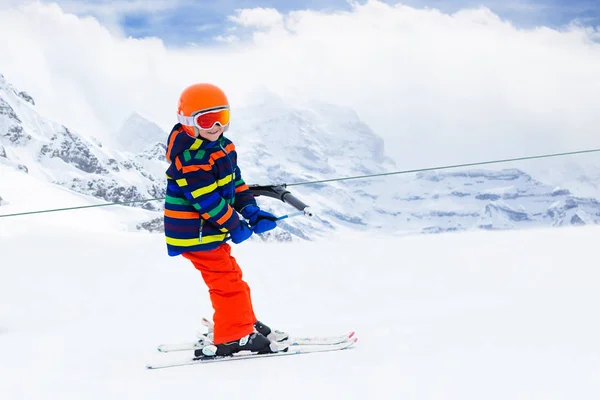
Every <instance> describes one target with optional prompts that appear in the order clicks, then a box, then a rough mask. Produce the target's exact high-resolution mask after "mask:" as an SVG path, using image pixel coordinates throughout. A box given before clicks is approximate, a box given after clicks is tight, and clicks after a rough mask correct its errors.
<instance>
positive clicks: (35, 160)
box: [0, 75, 166, 210]
mask: <svg viewBox="0 0 600 400" xmlns="http://www.w3.org/2000/svg"><path fill="white" fill-rule="evenodd" d="M149 124H150V122H147V123H146V124H142V125H141V127H142V128H144V129H147V128H148V126H149ZM130 125H134V124H130ZM164 149H165V146H164V145H163V144H161V143H148V146H147V147H146V148H145V149H143V151H140V152H138V153H136V154H131V153H127V152H125V151H120V149H109V148H106V147H105V146H103V144H102V143H100V142H99V141H98V140H96V139H95V138H93V137H87V136H86V135H85V133H84V132H74V131H71V130H70V129H69V128H67V127H65V126H63V125H60V124H58V123H55V122H53V121H51V120H49V119H47V118H44V117H43V116H41V115H40V114H39V113H38V112H37V111H36V109H35V103H34V101H33V99H32V98H31V96H29V95H28V94H27V93H25V92H20V91H18V90H16V89H15V88H14V87H12V86H11V85H10V84H9V83H7V82H6V80H5V78H4V77H3V76H2V75H0V164H1V165H4V166H9V167H13V168H16V169H18V170H21V171H23V173H27V174H29V175H31V176H34V177H36V178H38V179H40V180H41V181H46V182H52V183H55V184H57V185H60V186H62V187H65V188H68V189H70V190H72V191H75V192H78V193H83V194H86V195H90V196H93V197H96V198H100V199H103V200H105V201H108V202H123V201H139V200H143V199H149V198H155V197H162V196H164V194H165V189H164V182H163V179H162V176H161V178H160V179H159V178H158V176H160V173H161V172H163V173H164V170H165V168H166V167H165V165H166V164H165V160H164ZM160 154H162V159H161V155H160ZM9 196H10V193H8V194H6V197H9ZM8 201H10V200H8ZM141 206H142V207H143V208H146V209H149V210H159V209H160V204H158V203H157V202H143V203H141Z"/></svg>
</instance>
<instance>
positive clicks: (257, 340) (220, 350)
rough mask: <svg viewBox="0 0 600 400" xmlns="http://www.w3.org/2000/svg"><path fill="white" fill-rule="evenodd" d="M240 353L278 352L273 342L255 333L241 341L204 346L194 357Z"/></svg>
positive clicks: (195, 351)
mask: <svg viewBox="0 0 600 400" xmlns="http://www.w3.org/2000/svg"><path fill="white" fill-rule="evenodd" d="M240 351H250V352H252V353H257V354H267V353H274V352H276V351H277V347H275V346H272V345H271V341H270V340H269V339H267V338H266V337H265V336H263V335H262V334H260V333H259V332H253V333H251V334H249V335H246V336H244V337H243V338H241V339H239V340H234V341H232V342H226V343H220V344H216V345H215V344H211V345H208V346H204V347H203V348H201V349H197V350H194V356H195V357H196V358H205V357H217V356H221V357H226V356H231V355H233V354H235V353H239V352H240Z"/></svg>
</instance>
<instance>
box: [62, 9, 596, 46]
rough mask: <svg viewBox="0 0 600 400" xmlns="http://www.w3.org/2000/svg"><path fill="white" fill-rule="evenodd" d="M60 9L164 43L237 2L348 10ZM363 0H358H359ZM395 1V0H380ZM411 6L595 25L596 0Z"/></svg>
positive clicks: (523, 22)
mask: <svg viewBox="0 0 600 400" xmlns="http://www.w3.org/2000/svg"><path fill="white" fill-rule="evenodd" d="M56 2H57V3H59V4H60V5H61V6H62V7H63V8H64V9H65V11H68V12H73V13H75V14H78V15H80V16H83V15H93V16H94V17H96V18H98V19H100V20H101V21H103V22H108V23H112V24H113V26H114V25H116V26H119V27H120V28H121V29H122V30H123V31H124V32H125V34H126V35H128V36H133V37H137V38H141V37H147V36H157V37H160V38H161V39H163V40H164V41H165V42H166V43H167V44H169V45H185V44H186V43H189V42H195V43H202V42H207V41H210V40H212V38H213V37H214V36H217V35H220V34H223V33H224V32H225V30H226V28H227V27H228V26H230V25H231V23H228V21H227V16H228V15H233V14H235V9H239V8H253V7H263V8H275V9H277V10H279V11H280V12H288V11H291V10H304V9H312V10H349V9H350V5H349V4H348V1H346V0H200V1H197V0H89V1H85V2H84V1H75V0H57V1H56ZM359 2H360V3H364V0H361V1H359ZM386 2H387V3H397V1H390V0H388V1H386ZM401 2H402V3H403V4H406V5H410V6H413V7H418V8H422V7H431V8H437V9H440V10H441V11H444V12H454V11H457V10H460V9H461V8H465V7H477V6H480V5H483V6H486V7H488V8H490V9H491V10H492V11H494V12H495V13H496V14H498V15H500V16H501V17H502V18H504V19H508V20H510V21H511V22H513V23H514V24H515V25H516V26H518V27H532V26H536V25H545V26H550V27H554V28H557V27H560V26H563V25H565V24H567V23H569V22H570V21H572V20H573V19H578V20H580V21H581V22H582V23H584V24H585V25H593V26H599V25H600V0H403V1H401Z"/></svg>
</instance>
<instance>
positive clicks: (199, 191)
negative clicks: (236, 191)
mask: <svg viewBox="0 0 600 400" xmlns="http://www.w3.org/2000/svg"><path fill="white" fill-rule="evenodd" d="M216 188H217V184H216V183H212V184H210V185H208V186H204V187H201V188H200V189H196V190H194V191H193V192H192V196H193V197H194V198H195V199H196V198H198V197H200V196H202V195H203V194H206V193H210V192H212V191H213V190H215V189H216Z"/></svg>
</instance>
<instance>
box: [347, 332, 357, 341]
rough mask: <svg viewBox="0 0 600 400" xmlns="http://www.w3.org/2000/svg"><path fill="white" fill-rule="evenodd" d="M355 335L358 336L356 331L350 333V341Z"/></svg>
mask: <svg viewBox="0 0 600 400" xmlns="http://www.w3.org/2000/svg"><path fill="white" fill-rule="evenodd" d="M354 335H356V332H355V331H352V332H350V334H349V335H348V339H352V338H353V337H354Z"/></svg>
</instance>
